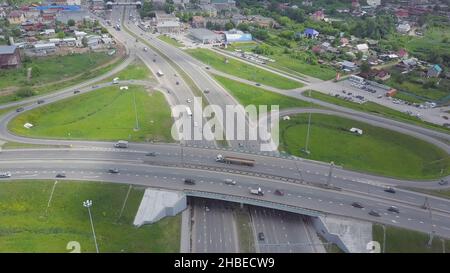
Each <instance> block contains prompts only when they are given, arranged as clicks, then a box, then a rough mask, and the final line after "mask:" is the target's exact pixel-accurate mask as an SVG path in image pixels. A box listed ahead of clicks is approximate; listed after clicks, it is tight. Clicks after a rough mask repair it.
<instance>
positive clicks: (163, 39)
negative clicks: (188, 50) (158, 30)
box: [158, 35, 184, 47]
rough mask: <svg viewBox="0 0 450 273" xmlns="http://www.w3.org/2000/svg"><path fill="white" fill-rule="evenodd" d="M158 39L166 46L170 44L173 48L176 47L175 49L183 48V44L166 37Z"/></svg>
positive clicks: (162, 36)
mask: <svg viewBox="0 0 450 273" xmlns="http://www.w3.org/2000/svg"><path fill="white" fill-rule="evenodd" d="M158 39H160V40H161V41H164V42H166V43H168V44H171V45H173V46H176V47H183V46H184V44H183V43H181V42H178V41H177V40H175V39H173V38H171V37H169V36H167V35H159V36H158Z"/></svg>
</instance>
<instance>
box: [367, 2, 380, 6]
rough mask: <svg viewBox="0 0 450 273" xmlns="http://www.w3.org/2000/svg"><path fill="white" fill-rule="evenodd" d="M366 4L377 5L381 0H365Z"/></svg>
mask: <svg viewBox="0 0 450 273" xmlns="http://www.w3.org/2000/svg"><path fill="white" fill-rule="evenodd" d="M367 5H369V6H372V7H378V6H379V5H381V0H367Z"/></svg>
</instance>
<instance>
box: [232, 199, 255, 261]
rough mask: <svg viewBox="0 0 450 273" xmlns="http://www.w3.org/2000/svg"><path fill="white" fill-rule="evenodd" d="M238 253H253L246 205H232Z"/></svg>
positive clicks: (251, 231)
mask: <svg viewBox="0 0 450 273" xmlns="http://www.w3.org/2000/svg"><path fill="white" fill-rule="evenodd" d="M234 215H235V217H236V226H237V232H238V238H239V250H240V251H239V252H240V253H254V252H255V241H254V238H255V237H254V234H253V229H252V227H251V225H252V223H251V219H250V213H249V211H248V207H244V208H242V209H241V208H240V207H239V206H234Z"/></svg>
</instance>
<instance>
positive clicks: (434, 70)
mask: <svg viewBox="0 0 450 273" xmlns="http://www.w3.org/2000/svg"><path fill="white" fill-rule="evenodd" d="M441 73H442V68H441V67H440V66H439V65H437V64H435V65H433V66H432V67H431V68H430V69H428V72H427V77H428V78H437V77H439V75H440V74H441Z"/></svg>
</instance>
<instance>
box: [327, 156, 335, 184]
mask: <svg viewBox="0 0 450 273" xmlns="http://www.w3.org/2000/svg"><path fill="white" fill-rule="evenodd" d="M333 167H334V161H331V162H330V171H329V173H328V177H327V186H330V182H331V178H332V175H333Z"/></svg>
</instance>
